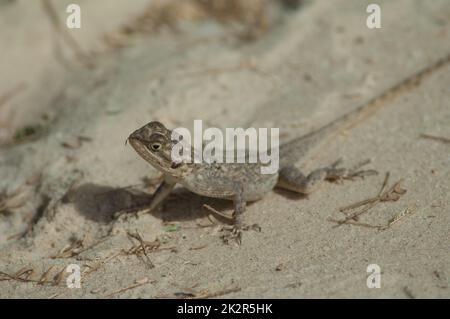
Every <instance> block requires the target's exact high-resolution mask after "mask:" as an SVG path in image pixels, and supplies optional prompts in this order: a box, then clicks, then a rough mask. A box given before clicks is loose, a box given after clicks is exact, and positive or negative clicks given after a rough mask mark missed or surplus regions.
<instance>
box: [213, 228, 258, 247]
mask: <svg viewBox="0 0 450 319" xmlns="http://www.w3.org/2000/svg"><path fill="white" fill-rule="evenodd" d="M222 230H223V231H224V232H225V233H224V234H223V235H221V236H220V238H221V239H222V241H223V243H224V244H226V245H228V244H229V243H230V241H235V242H236V243H237V244H238V245H241V244H242V232H243V231H248V230H255V231H257V232H260V231H261V227H260V226H259V225H258V224H253V225H233V226H228V227H223V228H222Z"/></svg>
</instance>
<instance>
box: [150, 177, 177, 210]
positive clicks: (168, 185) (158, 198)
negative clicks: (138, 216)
mask: <svg viewBox="0 0 450 319" xmlns="http://www.w3.org/2000/svg"><path fill="white" fill-rule="evenodd" d="M175 184H176V182H175V181H173V180H171V179H167V178H166V179H164V180H163V181H162V183H161V184H159V186H158V188H157V189H156V191H155V192H154V193H153V195H152V197H151V199H150V204H149V206H148V208H147V209H146V210H145V211H146V212H151V211H152V210H154V209H155V208H156V207H158V205H159V204H161V202H162V201H163V200H164V199H166V198H167V196H169V194H170V192H171V191H172V190H173V188H174V187H175Z"/></svg>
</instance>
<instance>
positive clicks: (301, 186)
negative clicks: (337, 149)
mask: <svg viewBox="0 0 450 319" xmlns="http://www.w3.org/2000/svg"><path fill="white" fill-rule="evenodd" d="M341 162H342V160H340V159H339V160H337V161H336V162H334V163H333V164H331V165H330V166H328V167H322V168H319V169H316V170H314V171H312V172H311V173H310V174H309V175H308V176H305V175H304V174H303V173H302V172H301V171H300V170H299V169H298V168H296V167H295V166H286V167H283V168H281V169H280V171H279V177H278V183H277V185H276V186H277V187H280V188H283V189H287V190H290V191H293V192H296V193H301V194H306V195H307V194H310V193H312V192H313V191H314V190H316V189H317V188H318V187H319V186H320V185H321V184H322V183H323V182H324V181H338V180H343V179H352V178H355V177H365V176H369V175H375V174H377V172H376V171H374V170H359V168H361V167H362V166H364V165H366V164H368V163H369V162H370V161H368V160H366V161H363V162H361V163H358V164H357V165H356V166H354V167H353V168H351V169H345V168H338V167H337V166H338V165H339V164H340V163H341Z"/></svg>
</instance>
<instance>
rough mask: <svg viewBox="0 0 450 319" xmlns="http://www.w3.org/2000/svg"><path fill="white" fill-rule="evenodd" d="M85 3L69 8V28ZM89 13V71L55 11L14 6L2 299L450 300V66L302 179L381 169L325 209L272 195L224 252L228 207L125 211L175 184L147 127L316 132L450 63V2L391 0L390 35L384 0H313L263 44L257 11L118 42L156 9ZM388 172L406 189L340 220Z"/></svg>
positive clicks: (195, 201)
mask: <svg viewBox="0 0 450 319" xmlns="http://www.w3.org/2000/svg"><path fill="white" fill-rule="evenodd" d="M106 2H107V3H108V4H106ZM259 2H261V1H259ZM259 2H258V1H252V4H253V5H255V6H258V5H260V4H258V3H259ZM32 3H33V4H32ZM67 3H69V1H58V5H57V6H56V8H57V10H58V12H59V14H60V17H61V19H62V21H63V19H64V17H65V13H64V8H65V5H66V4H67ZM79 3H80V5H81V6H82V10H83V11H82V12H86V14H84V13H83V25H82V28H81V30H76V31H70V32H71V35H72V36H73V37H74V38H75V39H76V41H77V42H78V43H79V45H80V47H81V48H82V50H83V52H85V53H86V54H87V52H91V53H92V54H93V58H92V60H90V61H91V64H92V65H90V66H88V67H86V66H85V65H84V64H83V63H82V62H83V61H80V60H76V59H74V58H73V51H72V50H70V49H69V48H68V47H67V44H65V43H64V42H62V41H59V45H56V43H57V42H56V41H55V39H56V38H57V36H55V33H54V28H52V27H51V25H50V23H49V20H48V17H47V16H46V14H45V13H44V12H43V10H42V6H41V5H40V4H39V3H38V2H37V1H36V2H34V1H33V2H31V1H11V2H8V1H1V2H0V46H1V48H2V50H1V51H2V53H1V57H2V59H1V60H0V61H1V62H0V68H1V72H0V96H2V98H0V99H1V102H0V103H1V104H0V121H1V123H0V129H1V132H0V133H1V137H2V143H3V144H4V146H3V147H2V148H0V162H1V164H0V165H1V166H0V194H1V196H2V197H1V205H0V209H1V212H0V271H1V273H0V280H1V281H0V296H1V297H3V298H12V297H19V298H50V297H53V298H55V297H56V298H103V297H108V298H109V297H112V298H138V297H143V298H158V297H159V298H164V297H193V296H197V297H207V296H223V297H226V298H245V297H258V298H259V297H274V298H311V297H319V298H337V297H345V298H365V297H369V298H383V297H388V298H431V297H433V298H435V297H436V298H448V297H450V289H449V278H450V254H449V248H450V245H449V244H450V238H449V234H450V232H449V230H450V214H449V213H450V211H449V210H450V207H449V206H450V144H448V143H445V142H440V141H436V140H431V139H425V138H420V135H421V134H424V133H425V134H431V135H434V136H441V137H447V138H449V137H450V125H449V123H450V90H449V83H450V66H444V67H442V68H441V69H439V70H437V71H436V72H434V73H433V74H432V75H431V76H429V77H427V78H426V79H425V80H424V81H422V83H420V85H418V86H416V87H414V88H412V89H410V90H408V91H406V92H404V93H403V94H401V95H398V96H395V97H394V98H393V99H391V100H390V101H388V102H386V103H384V104H383V108H382V109H381V110H380V111H379V112H377V113H376V115H375V116H372V117H370V118H368V119H367V120H365V121H364V122H362V123H360V124H359V125H358V126H356V127H354V128H352V129H351V130H348V131H346V132H345V133H344V134H339V135H337V136H335V137H334V138H333V140H332V141H331V143H328V144H327V146H326V147H323V148H322V149H321V150H320V151H319V152H318V153H317V154H315V155H314V157H313V158H311V159H309V160H308V161H307V162H305V163H303V164H302V166H301V167H302V168H303V169H304V170H305V171H310V170H312V169H314V168H317V167H320V166H322V165H327V164H329V163H332V162H334V161H335V160H336V159H338V158H340V157H343V158H344V159H345V162H344V165H353V164H355V163H357V162H359V161H361V160H364V159H367V158H371V159H372V160H373V161H372V163H371V164H370V166H369V167H370V168H373V169H376V170H377V171H378V172H379V175H378V176H374V177H368V178H366V179H363V180H356V181H345V182H343V183H341V184H332V183H328V184H326V185H325V186H324V187H322V188H321V189H320V190H318V191H317V192H316V193H314V194H312V195H310V196H309V197H308V198H302V197H297V196H293V195H292V194H289V193H286V192H281V191H274V192H272V193H270V194H269V195H267V196H266V197H265V198H264V199H262V200H261V201H258V202H255V203H254V204H252V205H250V206H249V207H248V208H247V211H246V214H245V221H246V223H248V224H253V223H258V224H259V225H260V226H261V232H256V231H247V232H245V233H244V236H243V243H242V245H241V246H237V245H234V244H230V245H224V244H223V243H222V241H221V239H220V232H219V227H218V226H214V225H212V224H211V222H210V220H209V218H208V215H209V213H208V211H207V210H205V209H204V208H203V207H202V205H203V204H204V203H208V204H210V205H212V206H214V207H216V208H221V209H223V211H224V212H225V213H229V212H230V211H231V206H230V205H229V204H228V203H224V202H222V201H218V200H213V199H207V198H202V197H200V196H197V195H194V194H191V193H189V192H187V191H186V190H184V189H182V188H178V189H176V191H175V194H174V195H173V196H171V197H170V198H169V199H168V200H167V201H166V202H165V203H164V205H163V206H162V207H161V208H160V209H159V211H157V212H155V213H152V214H138V215H137V216H135V215H134V214H124V215H122V216H120V217H117V216H116V213H117V212H118V211H121V210H124V209H127V208H129V207H131V206H133V205H136V204H139V203H145V201H146V199H147V196H146V193H151V192H153V191H154V181H153V180H152V179H154V178H156V177H158V176H159V174H158V172H157V171H156V170H155V169H153V168H152V167H150V166H149V165H148V164H147V163H145V162H144V161H143V160H142V159H140V158H139V157H138V156H137V154H136V153H135V152H134V151H133V150H132V148H131V147H130V146H125V145H124V141H125V139H126V137H127V136H128V135H129V133H130V132H132V131H133V130H135V129H136V128H138V127H140V126H141V125H143V124H145V123H146V122H148V121H151V120H160V121H162V122H163V123H165V124H166V125H167V126H168V127H171V128H173V127H177V126H184V127H191V126H192V124H193V120H194V119H202V120H203V121H204V122H205V123H207V124H208V125H210V126H215V127H220V128H225V127H237V126H250V125H251V126H254V127H280V130H281V135H282V138H283V140H289V139H291V138H293V137H296V136H299V135H301V134H304V133H307V132H308V131H310V130H312V129H314V128H318V127H320V126H321V125H323V124H325V123H327V122H328V121H331V120H332V119H334V118H336V117H337V116H339V115H340V114H343V113H344V112H347V111H349V110H351V109H353V108H354V107H356V106H358V105H360V104H361V103H364V102H365V101H367V100H369V99H371V98H372V97H374V96H376V95H378V94H380V93H382V92H383V91H384V90H386V89H388V88H389V87H391V86H392V85H394V84H396V83H397V82H399V81H401V80H402V79H404V78H405V77H407V76H409V75H411V74H413V73H415V72H417V71H418V70H420V69H422V68H424V67H426V66H427V65H429V64H431V63H433V62H434V61H436V60H438V59H439V58H441V57H443V56H445V55H447V54H449V53H450V2H449V1H447V0H434V1H418V0H417V1H415V0H398V1H387V0H386V1H378V3H379V4H380V5H381V7H382V28H381V29H374V30H371V29H368V28H367V27H366V26H365V20H366V17H367V13H366V11H365V9H366V6H367V4H368V3H369V1H359V0H336V1H309V2H306V3H305V4H304V5H303V6H302V7H300V8H299V9H298V10H291V11H289V12H284V13H282V12H281V11H276V10H275V9H273V10H275V11H274V12H275V13H273V14H272V11H270V12H269V14H267V16H266V18H265V19H267V21H268V27H267V30H266V31H265V32H264V33H263V34H256V35H255V36H254V39H253V40H252V41H250V39H249V38H248V37H246V36H243V35H248V32H247V31H248V30H247V29H248V28H251V27H252V26H250V27H248V25H249V24H250V25H253V24H254V22H252V21H254V20H252V19H253V18H254V16H252V15H251V14H250V15H249V16H245V15H244V17H241V18H240V19H242V20H245V21H244V24H247V29H245V28H244V29H245V30H244V31H242V28H240V27H239V23H238V22H230V23H228V24H222V23H220V22H217V21H218V18H217V17H215V19H211V20H204V19H203V18H201V19H200V18H199V17H202V15H203V13H199V12H196V11H195V10H194V9H192V8H188V7H186V8H184V9H183V10H184V11H183V10H181V11H182V12H184V14H185V16H186V17H187V18H186V19H185V21H184V22H182V23H181V24H180V25H179V27H177V28H175V29H174V28H171V27H170V26H171V23H168V24H167V25H163V27H162V28H160V30H159V31H158V32H131V33H130V34H127V35H126V37H125V36H124V34H123V33H122V34H119V36H118V35H117V30H120V28H121V26H123V25H124V23H132V22H133V21H135V20H136V17H137V16H139V14H140V13H141V12H142V10H143V8H145V7H146V5H147V2H146V1H137V0H133V4H130V1H127V2H126V4H125V2H123V1H111V0H108V1H100V0H98V1H81V0H80V1H79ZM249 3H250V2H249ZM171 12H172V11H171ZM251 12H253V13H254V12H256V11H251ZM105 16H108V17H109V18H108V19H106V18H105ZM192 17H193V18H192ZM219 20H220V19H219ZM248 21H251V22H248ZM243 32H244V33H246V32H247V34H244V33H243ZM105 34H109V36H111V35H112V36H113V39H114V40H110V41H109V45H105V44H104V43H105V41H103V40H102V39H104V37H105ZM102 41H103V42H102ZM111 41H112V42H113V44H114V45H111ZM118 46H121V47H122V48H120V49H119V48H117V47H118ZM58 47H59V49H58ZM62 57H64V58H62ZM11 90H12V91H11ZM8 92H9V93H11V92H12V93H11V94H9V95H8ZM24 125H27V126H28V128H29V129H28V131H27V130H25V131H24V130H23V128H22V127H23V126H24ZM30 128H31V132H32V133H36V134H31V136H24V135H27V134H25V133H24V132H29V131H30ZM18 132H19V133H18ZM387 172H390V179H389V186H391V185H393V184H394V183H395V182H396V181H398V180H402V181H401V188H404V189H406V190H407V192H406V194H403V195H401V196H399V199H398V200H397V201H388V202H383V203H379V204H378V205H376V206H375V207H373V208H372V209H371V210H369V211H368V212H367V213H365V214H364V215H362V216H361V217H360V218H359V220H358V221H356V222H355V223H358V225H341V226H340V227H334V226H335V225H336V224H335V223H334V222H332V221H330V219H342V218H343V217H344V215H343V213H341V212H339V208H340V207H343V206H347V205H349V204H353V203H355V202H358V201H361V200H364V199H367V198H370V197H374V196H376V195H377V193H378V191H379V189H380V187H381V185H382V184H383V180H384V178H385V174H386V173H387ZM149 180H150V181H149ZM402 212H403V215H404V216H403V217H402V218H400V219H398V218H399V216H401V214H402ZM397 219H398V220H397ZM390 221H396V222H394V223H392V224H391V225H390V226H389V227H385V228H382V229H380V228H374V227H363V226H364V225H366V226H367V225H372V226H373V225H388V224H389V222H390ZM211 225H212V226H211ZM204 226H211V227H204ZM136 234H138V236H136ZM133 236H134V238H132V237H133ZM139 236H140V238H141V239H142V241H140V240H139V239H136V237H138V238H139ZM142 246H145V247H146V249H145V251H146V255H147V256H145V255H144V254H143V253H142ZM70 264H76V265H79V266H80V269H81V280H82V285H81V288H80V289H69V288H67V286H66V277H67V275H68V273H66V272H65V270H66V267H67V266H68V265H70ZM369 264H377V265H379V267H380V269H381V288H379V289H369V288H368V287H367V285H366V280H367V276H368V273H367V271H366V270H367V267H368V265H369Z"/></svg>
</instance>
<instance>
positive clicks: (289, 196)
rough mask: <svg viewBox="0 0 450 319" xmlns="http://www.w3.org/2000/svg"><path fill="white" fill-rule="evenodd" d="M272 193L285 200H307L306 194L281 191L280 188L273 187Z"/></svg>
mask: <svg viewBox="0 0 450 319" xmlns="http://www.w3.org/2000/svg"><path fill="white" fill-rule="evenodd" d="M273 191H274V192H275V193H277V194H279V195H281V196H283V197H285V198H287V199H291V200H301V199H308V195H307V194H302V193H297V192H293V191H290V190H287V189H283V188H280V187H275V188H274V189H273Z"/></svg>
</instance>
